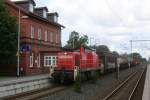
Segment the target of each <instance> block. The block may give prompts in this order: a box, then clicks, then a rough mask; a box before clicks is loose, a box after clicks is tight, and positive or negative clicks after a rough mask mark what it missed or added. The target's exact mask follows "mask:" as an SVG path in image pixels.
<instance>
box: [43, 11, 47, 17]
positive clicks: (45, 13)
mask: <svg viewBox="0 0 150 100" xmlns="http://www.w3.org/2000/svg"><path fill="white" fill-rule="evenodd" d="M43 17H44V18H47V12H46V11H45V10H43Z"/></svg>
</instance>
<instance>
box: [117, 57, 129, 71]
mask: <svg viewBox="0 0 150 100" xmlns="http://www.w3.org/2000/svg"><path fill="white" fill-rule="evenodd" d="M118 63H119V65H118V66H119V67H120V68H119V69H126V68H129V66H130V61H129V60H128V58H127V57H126V56H119V57H118Z"/></svg>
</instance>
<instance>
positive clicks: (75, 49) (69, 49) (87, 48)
mask: <svg viewBox="0 0 150 100" xmlns="http://www.w3.org/2000/svg"><path fill="white" fill-rule="evenodd" d="M82 47H84V49H85V51H95V50H94V49H92V48H90V47H87V46H82ZM62 50H63V51H68V52H74V51H80V47H77V48H62Z"/></svg>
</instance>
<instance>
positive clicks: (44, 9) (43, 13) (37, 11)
mask: <svg viewBox="0 0 150 100" xmlns="http://www.w3.org/2000/svg"><path fill="white" fill-rule="evenodd" d="M47 12H48V9H47V7H39V8H35V10H34V13H35V14H36V15H38V16H40V17H43V18H47Z"/></svg>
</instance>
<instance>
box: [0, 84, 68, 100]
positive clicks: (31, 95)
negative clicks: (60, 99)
mask: <svg viewBox="0 0 150 100" xmlns="http://www.w3.org/2000/svg"><path fill="white" fill-rule="evenodd" d="M67 88H68V87H67V86H51V87H47V88H43V89H39V90H36V91H32V92H31V91H29V92H26V93H22V94H18V95H14V96H10V97H6V98H3V99H2V100H36V99H39V98H42V97H44V96H47V95H52V94H54V93H57V92H60V91H63V90H65V89H67Z"/></svg>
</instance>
